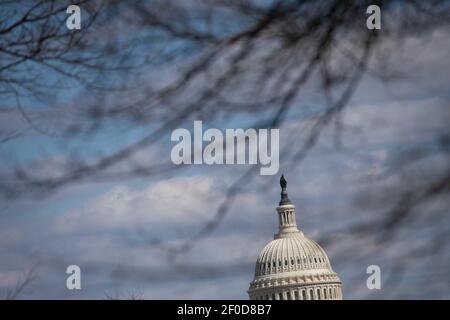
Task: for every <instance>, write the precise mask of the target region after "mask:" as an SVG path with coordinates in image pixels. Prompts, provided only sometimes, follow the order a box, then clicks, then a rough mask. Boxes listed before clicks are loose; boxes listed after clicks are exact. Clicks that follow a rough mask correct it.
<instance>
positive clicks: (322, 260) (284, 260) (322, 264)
mask: <svg viewBox="0 0 450 320" xmlns="http://www.w3.org/2000/svg"><path fill="white" fill-rule="evenodd" d="M312 271H313V272H315V273H320V272H332V269H331V265H330V261H329V260H328V257H327V255H326V253H325V251H324V250H323V249H322V247H320V246H319V245H318V244H317V243H316V242H315V241H313V240H311V239H309V238H307V237H305V236H304V235H303V233H302V232H298V233H296V234H292V235H290V236H289V237H280V238H278V239H274V240H272V241H271V242H269V243H268V244H267V245H266V246H265V247H264V249H262V250H261V253H260V254H259V257H258V260H257V261H256V267H255V276H257V277H259V276H268V275H276V274H280V273H285V272H291V273H295V274H305V273H308V274H309V273H311V272H312Z"/></svg>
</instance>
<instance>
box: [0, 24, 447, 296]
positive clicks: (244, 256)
mask: <svg viewBox="0 0 450 320" xmlns="http://www.w3.org/2000/svg"><path fill="white" fill-rule="evenodd" d="M447 31H448V30H446V29H437V30H434V31H433V32H431V33H430V34H429V35H428V36H427V37H410V38H409V39H407V40H406V41H405V42H404V43H403V44H402V46H401V47H400V46H399V47H398V48H396V49H395V50H394V51H393V52H391V54H390V57H389V60H390V61H389V62H390V63H389V65H390V66H391V67H392V68H395V70H396V71H398V72H399V73H400V74H404V75H405V78H400V79H394V80H392V81H389V82H388V83H382V82H381V81H379V79H376V78H375V77H373V76H371V75H370V74H369V75H366V76H365V77H364V78H363V80H362V82H361V83H360V84H359V86H358V89H357V91H356V92H355V95H354V96H353V98H352V100H351V102H350V104H349V106H348V108H347V109H345V110H344V112H343V115H342V121H343V123H344V124H346V126H347V128H349V129H348V130H347V131H345V132H344V133H343V136H342V140H343V144H344V151H343V150H338V149H336V148H335V145H334V143H333V133H334V131H333V130H332V128H327V129H325V131H324V133H323V134H322V136H321V138H320V140H319V142H318V144H317V145H316V146H315V147H314V149H313V150H312V151H311V152H310V154H309V155H308V157H307V158H306V159H305V161H304V162H302V164H301V165H300V166H289V167H288V166H285V167H282V168H280V172H279V174H277V175H275V176H259V175H258V176H255V177H254V179H253V180H252V181H251V182H250V183H249V184H248V185H247V186H246V187H245V188H244V189H243V190H242V193H241V194H240V195H239V196H238V197H237V198H236V199H235V201H234V204H233V205H232V206H231V208H230V210H229V212H228V213H227V215H226V216H225V218H224V220H223V221H222V222H221V224H220V225H219V227H218V228H217V229H216V230H214V231H213V232H212V233H211V234H208V235H207V236H205V237H203V238H201V239H199V240H198V241H197V242H196V243H195V245H194V247H193V248H192V249H191V250H189V251H188V252H186V253H184V254H180V255H178V256H177V257H176V259H175V260H171V259H170V256H169V255H168V254H167V250H166V248H167V247H170V246H179V245H180V244H182V243H183V241H185V240H184V239H186V238H189V237H190V236H192V235H193V234H195V232H196V231H197V230H199V229H200V228H201V226H202V225H204V224H205V223H206V222H207V221H209V220H210V219H212V218H213V217H214V215H215V212H216V210H217V208H218V206H219V205H220V203H221V202H222V201H224V200H225V199H226V195H225V193H226V190H227V187H229V186H230V185H231V184H232V183H233V182H234V181H235V179H237V178H238V177H239V176H240V175H241V174H242V173H244V172H245V170H246V169H247V168H248V167H247V166H237V165H232V166H206V165H199V166H190V167H187V168H184V169H183V170H176V171H174V172H172V173H170V174H168V175H163V176H156V177H150V178H149V177H146V178H141V179H132V180H126V179H124V180H116V181H110V182H104V181H99V182H93V183H80V184H75V185H71V186H67V187H65V188H63V189H61V190H58V191H57V192H55V193H52V194H48V195H47V194H46V195H37V196H34V197H26V198H24V199H18V200H15V201H8V202H6V201H5V203H4V204H2V205H0V294H1V293H2V292H5V291H6V290H7V289H8V288H11V287H13V286H14V285H15V283H16V281H17V279H18V278H19V277H20V274H21V272H22V271H25V270H27V269H28V268H30V267H31V266H32V265H37V269H36V270H37V275H38V278H37V279H36V281H34V282H33V283H32V284H31V285H30V286H29V287H28V288H27V289H26V291H25V292H23V294H22V296H21V297H22V298H30V299H42V298H43V299H48V298H60V299H74V298H89V299H102V298H104V297H105V293H107V294H109V295H114V294H116V293H117V294H118V295H120V296H126V295H127V292H131V291H135V290H137V291H140V292H142V293H143V295H144V296H145V298H149V299H181V298H189V299H246V298H247V295H246V290H247V288H248V284H249V282H250V281H251V280H252V277H253V268H254V262H255V261H256V257H257V255H258V253H259V251H260V250H261V249H262V248H263V246H264V245H265V243H267V242H268V241H270V240H271V239H272V237H273V234H274V233H275V232H276V228H277V217H276V211H275V207H276V205H277V202H278V200H279V185H278V179H279V175H280V174H281V173H282V172H283V173H285V176H286V178H287V180H288V192H289V197H290V199H291V200H292V201H293V202H294V204H295V205H296V207H297V222H298V224H299V226H300V228H301V229H302V230H303V231H304V233H305V234H306V235H307V236H310V237H311V238H313V239H315V240H318V241H319V243H321V242H320V240H321V239H324V238H326V237H327V236H329V237H331V241H327V243H326V244H324V249H325V250H326V252H327V253H328V255H329V257H330V260H331V263H332V266H333V268H334V270H335V271H336V272H337V273H338V274H339V275H340V277H341V279H342V281H343V292H344V297H345V298H349V299H364V298H386V299H389V298H407V299H408V298H413V299H414V298H447V299H448V298H450V291H449V290H448V288H449V285H450V278H449V277H448V265H449V263H450V254H449V252H444V253H441V254H440V255H439V256H433V255H429V256H426V257H424V256H418V257H417V256H414V257H410V256H406V255H405V253H406V252H408V251H410V250H415V249H416V248H417V250H419V249H420V248H421V246H422V245H423V244H424V243H426V242H428V241H432V237H431V235H432V234H434V233H439V232H448V227H449V225H448V222H447V221H446V220H443V221H435V223H433V224H426V223H424V222H422V223H420V222H421V219H419V220H418V221H419V223H418V224H417V225H412V226H410V227H409V228H405V229H400V230H399V232H398V234H396V235H395V237H394V239H393V240H392V242H391V243H390V244H389V246H385V245H382V244H380V242H379V239H378V237H379V235H377V234H376V233H375V234H368V235H366V236H363V237H361V236H360V235H356V234H352V233H351V232H345V230H346V227H347V226H349V225H351V224H352V223H354V222H357V221H369V222H370V221H372V220H373V221H376V220H377V219H378V218H379V217H380V216H382V215H383V214H385V212H384V211H383V210H381V209H380V206H377V205H367V206H365V205H361V204H360V203H359V202H358V199H359V198H358V197H359V196H361V195H363V194H366V193H367V192H369V193H371V192H375V191H372V190H380V189H377V188H381V190H389V188H393V187H395V185H396V183H398V182H399V181H398V179H400V180H401V179H402V178H403V177H400V178H399V177H391V178H388V179H385V180H382V179H381V180H380V181H377V179H378V178H380V177H382V176H383V175H384V174H385V173H386V172H387V171H388V170H389V168H390V165H391V164H392V163H395V162H396V161H397V158H398V155H399V154H400V155H402V154H405V153H407V152H408V150H414V149H416V148H417V147H420V148H433V146H434V145H435V143H436V141H435V138H436V134H437V133H441V132H447V133H448V130H449V126H448V124H449V123H450V111H449V105H450V95H449V90H448V83H449V80H450V79H449V72H448V61H447V60H448V58H447V57H448V52H449V50H450V38H449V37H448V32H447ZM373 67H374V68H376V64H374V65H373ZM169 74H170V72H169ZM60 94H61V95H62V97H61V96H60V97H58V99H60V101H63V100H64V99H65V98H67V96H68V95H67V92H65V91H64V92H63V91H61V93H60ZM322 99H323V98H322V97H321V96H320V94H319V93H318V90H317V89H316V87H315V84H314V83H313V82H312V83H309V84H308V85H307V86H306V88H305V90H304V93H303V94H302V95H301V97H300V99H299V102H298V104H300V103H301V104H303V105H305V104H306V105H308V106H309V108H307V109H306V110H307V111H306V112H301V113H300V114H298V113H292V114H290V116H289V117H288V119H287V121H286V122H285V123H284V124H283V126H282V127H280V143H281V144H282V145H283V146H285V147H287V148H291V146H292V148H293V147H294V146H295V145H296V144H299V143H301V142H302V141H303V139H305V136H304V133H305V132H307V129H308V128H309V126H310V125H311V122H312V116H313V115H315V114H317V113H318V112H320V111H321V110H322V109H323V107H321V106H322V103H323V100H322ZM73 103H75V102H74V101H69V103H68V105H70V104H73ZM62 110H64V108H62ZM32 115H33V113H32ZM35 120H36V123H37V124H40V123H42V124H44V125H47V124H48V123H49V122H48V119H42V118H40V116H39V115H38V114H36V118H35ZM198 120H202V119H198ZM0 121H1V124H2V126H3V128H7V126H10V127H11V128H14V127H15V124H16V123H21V122H22V121H23V119H21V117H20V116H19V115H18V114H17V113H15V112H13V111H11V112H10V114H9V116H8V117H6V116H5V117H4V116H2V117H1V118H0ZM41 121H42V122H41ZM251 121H252V116H239V117H236V118H233V119H231V120H230V119H228V120H227V121H223V120H218V121H216V122H210V123H209V122H206V121H204V126H205V127H210V126H213V127H218V128H220V129H224V128H239V127H246V126H247V125H249V123H251ZM50 123H51V122H50ZM56 123H57V121H56ZM55 127H56V128H57V127H58V126H57V125H56V126H55ZM46 128H47V127H46ZM186 128H187V129H191V128H192V122H186ZM48 129H50V130H51V129H52V128H51V127H48ZM147 129H148V128H147V127H145V125H144V126H139V127H132V126H130V125H129V124H128V123H126V122H123V123H122V122H121V121H115V122H114V123H112V124H111V125H110V126H109V127H105V128H102V129H101V130H100V131H99V132H98V136H96V137H95V138H93V137H89V139H83V137H80V139H79V140H76V141H74V142H72V143H73V144H74V146H76V148H74V150H77V152H80V153H79V154H78V155H79V156H81V155H83V156H85V157H88V158H89V157H92V156H94V155H97V154H99V153H100V154H102V153H110V152H112V151H113V150H117V149H119V148H120V147H121V146H123V145H126V144H128V143H130V142H131V141H135V140H137V139H139V137H141V136H142V135H143V134H145V132H147V131H146V130H147ZM66 141H67V140H66V139H65V138H64V137H61V136H59V135H41V134H33V133H32V132H30V133H29V134H26V135H24V136H22V137H21V138H20V139H16V140H13V141H10V142H8V143H5V144H2V145H0V154H1V156H2V159H5V162H7V161H10V160H16V159H18V160H19V161H20V162H22V163H25V164H28V165H29V164H30V161H31V163H33V162H34V161H37V163H33V165H35V166H36V168H38V169H39V173H40V174H42V175H44V176H45V175H51V174H57V171H58V165H59V164H61V163H64V161H65V159H66V157H67V155H68V152H67V151H68V150H71V149H70V146H68V145H66ZM171 146H172V144H171V142H170V137H169V136H165V137H164V138H163V139H161V141H160V143H158V144H157V145H156V146H154V147H152V148H149V149H145V150H142V152H139V153H138V154H137V155H136V156H135V157H136V158H135V159H136V161H143V162H146V161H148V162H151V161H152V159H156V158H157V159H161V158H162V159H164V157H165V158H167V159H166V161H169V160H170V148H171ZM43 155H45V156H43ZM280 157H281V160H282V161H283V154H280ZM448 161H449V160H448V153H447V154H445V153H440V152H435V153H434V154H433V155H432V156H430V157H428V158H426V159H425V161H424V162H418V163H415V164H414V166H413V167H412V168H411V170H413V169H421V168H422V167H423V168H426V169H428V168H434V169H439V168H445V166H447V165H448V163H449V162H448ZM406 175H407V174H406ZM424 179H426V177H425V178H424ZM368 181H369V182H370V181H375V182H371V183H369V182H368ZM448 200H449V199H448V197H447V198H444V199H441V198H438V199H436V200H435V201H433V202H432V203H427V204H426V206H425V207H421V208H419V210H422V212H423V214H424V215H426V214H428V213H429V214H430V215H432V214H433V212H444V213H448V210H449V209H448V208H449V207H448ZM372 201H379V202H382V201H383V198H382V194H381V193H380V197H379V198H378V199H377V198H376V197H375V200H372ZM341 230H343V231H341ZM156 243H157V244H156ZM398 262H401V263H398ZM70 264H77V265H79V266H80V267H81V270H82V290H80V291H69V290H67V289H66V287H65V281H66V277H67V275H66V274H65V269H66V267H67V266H68V265H70ZM371 264H377V265H379V266H380V267H381V270H382V279H383V280H382V281H383V287H382V290H379V291H376V292H375V291H370V290H368V289H367V288H366V286H365V283H366V278H367V274H366V272H365V270H366V268H367V266H369V265H371ZM399 265H400V266H401V268H399V267H398V266H399ZM430 268H431V269H430Z"/></svg>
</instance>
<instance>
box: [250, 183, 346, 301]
mask: <svg viewBox="0 0 450 320" xmlns="http://www.w3.org/2000/svg"><path fill="white" fill-rule="evenodd" d="M280 185H281V200H280V203H279V206H278V207H277V212H278V222H279V231H278V233H277V234H275V236H274V239H273V240H272V241H270V242H269V243H268V244H267V245H266V246H265V247H264V248H263V249H262V250H261V253H260V254H259V257H258V260H257V261H256V266H255V277H254V279H253V281H252V282H251V283H250V288H249V289H248V291H247V292H248V295H249V297H250V299H252V300H340V299H342V291H341V280H340V279H339V277H338V275H337V274H336V273H335V272H334V271H333V269H332V268H331V264H330V260H329V259H328V257H327V254H326V253H325V251H324V250H323V249H322V247H320V246H319V245H318V244H317V243H316V242H315V241H313V240H311V239H309V238H307V237H306V236H305V235H304V234H303V232H302V231H301V230H299V229H298V228H297V223H296V220H295V206H294V205H293V204H292V203H291V201H290V200H289V199H288V194H287V191H286V187H287V183H286V180H285V179H284V176H281V179H280Z"/></svg>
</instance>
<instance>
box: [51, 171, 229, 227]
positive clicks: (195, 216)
mask: <svg viewBox="0 0 450 320" xmlns="http://www.w3.org/2000/svg"><path fill="white" fill-rule="evenodd" d="M220 198H221V194H220V193H219V192H218V191H217V190H215V189H214V186H213V179H212V178H209V177H201V176H195V177H182V178H173V179H169V180H161V181H159V182H156V183H154V184H151V185H150V186H148V187H146V188H144V189H137V188H131V187H126V186H118V187H115V188H114V189H113V190H111V191H109V192H107V193H106V194H103V195H101V196H99V197H98V198H96V199H94V200H92V201H90V202H89V203H88V204H87V205H85V206H84V208H81V209H76V210H73V211H71V212H69V213H67V214H64V215H63V216H62V217H60V218H58V219H57V220H56V221H55V222H54V224H53V226H52V227H53V229H54V230H55V231H58V232H62V233H70V232H79V231H83V230H90V229H96V230H99V229H100V230H108V229H114V228H126V227H135V226H143V225H147V226H153V227H157V226H160V225H164V226H165V227H166V228H167V227H169V226H170V225H172V226H174V227H175V226H177V225H180V224H181V225H186V224H194V223H198V222H199V220H200V221H202V220H204V219H206V218H207V217H209V216H211V215H212V213H214V210H213V209H214V208H215V207H216V204H217V202H218V201H219V199H220ZM199 199H201V201H200V200H199Z"/></svg>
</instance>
